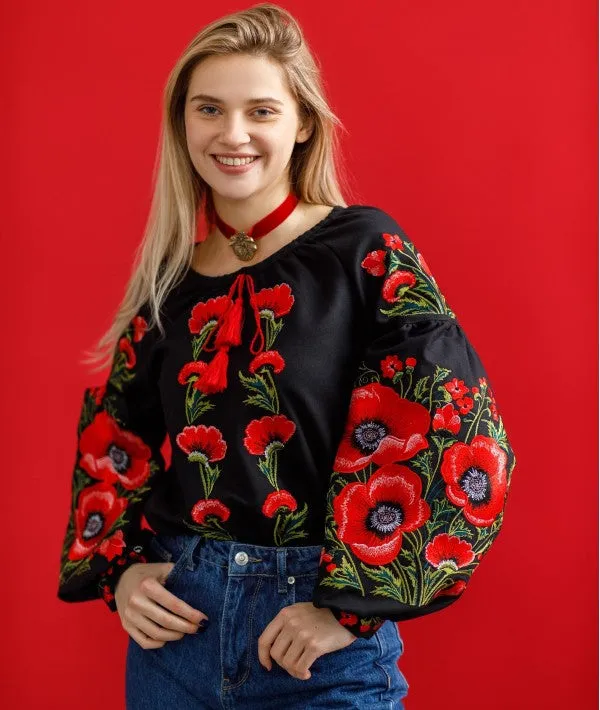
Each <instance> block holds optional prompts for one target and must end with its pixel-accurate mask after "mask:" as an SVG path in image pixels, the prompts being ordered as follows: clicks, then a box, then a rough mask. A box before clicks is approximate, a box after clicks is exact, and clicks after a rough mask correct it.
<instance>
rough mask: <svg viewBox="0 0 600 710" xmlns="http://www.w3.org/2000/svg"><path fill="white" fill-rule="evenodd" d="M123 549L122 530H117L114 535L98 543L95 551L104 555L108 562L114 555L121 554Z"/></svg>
mask: <svg viewBox="0 0 600 710" xmlns="http://www.w3.org/2000/svg"><path fill="white" fill-rule="evenodd" d="M124 549H125V539H124V538H123V531H122V530H117V532H116V533H115V534H114V535H111V536H110V537H107V538H105V539H104V540H102V542H101V543H100V544H99V545H98V550H97V553H98V554H99V555H104V557H106V559H107V560H108V561H109V562H110V561H111V560H113V559H114V558H115V557H118V556H119V555H121V554H123V550H124Z"/></svg>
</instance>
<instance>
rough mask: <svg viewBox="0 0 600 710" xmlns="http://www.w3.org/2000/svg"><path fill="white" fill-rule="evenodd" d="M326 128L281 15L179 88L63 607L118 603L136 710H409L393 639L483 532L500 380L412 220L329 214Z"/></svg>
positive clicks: (215, 51)
mask: <svg viewBox="0 0 600 710" xmlns="http://www.w3.org/2000/svg"><path fill="white" fill-rule="evenodd" d="M337 123H338V121H337V119H336V117H335V116H334V115H333V113H332V112H331V110H330V109H329V107H328V105H327V102H326V99H325V97H324V93H323V90H322V87H321V83H320V79H319V72H318V70H317V67H316V65H315V62H314V60H313V58H312V56H311V54H310V52H309V49H308V47H307V45H306V43H305V42H304V40H303V37H302V33H301V30H300V28H299V27H298V25H297V23H296V21H295V20H294V18H293V17H292V16H291V15H290V14H289V13H287V12H286V11H284V10H282V9H281V8H278V7H277V6H275V5H271V4H263V5H258V6H255V7H253V8H251V9H249V10H246V11H243V12H238V13H235V14H233V15H230V16H228V17H225V18H223V19H221V20H218V21H216V22H214V23H212V24H211V25H209V26H207V27H206V28H204V29H203V30H202V31H201V32H200V33H199V34H198V35H197V36H196V37H195V38H194V39H193V41H192V42H191V44H190V45H189V47H188V48H187V49H186V50H185V51H184V53H183V55H182V57H181V58H180V59H179V61H178V62H177V64H176V65H175V67H174V69H173V71H172V73H171V76H170V78H169V81H168V84H167V87H166V92H165V114H164V133H163V142H162V146H161V156H160V162H159V169H158V179H157V185H156V190H155V196H154V201H153V206H152V213H151V220H150V224H149V227H148V231H147V234H146V236H145V239H144V241H143V243H142V246H141V248H140V251H139V259H138V260H137V264H136V267H135V269H134V271H133V274H132V278H131V281H130V283H129V285H128V288H127V292H126V295H125V298H124V301H123V303H122V305H121V308H120V310H119V313H118V315H117V317H116V319H115V323H114V324H113V327H112V329H111V330H110V331H109V332H108V333H107V334H106V335H105V336H104V338H103V339H102V340H101V341H100V344H101V345H105V346H106V350H105V354H106V356H107V357H108V358H109V359H110V364H111V371H110V374H109V376H108V379H107V380H106V382H105V384H103V385H102V386H100V387H89V388H87V389H86V390H85V393H84V399H83V405H82V410H81V418H80V422H79V427H78V452H77V457H76V462H75V467H74V473H73V502H72V514H71V516H70V519H69V522H68V526H67V531H66V536H65V541H64V549H63V556H62V559H61V573H60V583H59V590H58V596H59V597H60V598H61V599H63V600H65V601H84V600H87V599H94V598H98V597H102V598H103V599H104V600H105V601H106V603H107V604H108V607H109V608H110V609H111V610H112V611H117V612H118V613H119V616H120V619H121V623H122V625H123V628H124V629H125V630H126V631H127V632H128V634H129V635H130V641H129V647H128V653H127V670H126V689H127V707H128V708H142V707H143V708H154V707H157V708H158V707H160V708H162V707H177V708H221V707H244V708H255V707H256V708H261V710H263V709H264V708H279V707H281V705H282V704H283V703H285V704H286V707H288V708H306V707H310V708H316V707H333V706H335V707H340V708H341V707H349V708H350V707H363V706H367V705H368V706H369V707H381V708H384V707H385V708H391V707H394V708H403V703H402V699H403V698H404V697H405V696H406V694H407V692H408V684H407V682H406V679H405V678H404V676H403V674H402V673H401V672H400V670H399V669H398V665H397V663H398V659H399V657H400V655H401V654H402V652H403V642H402V639H401V637H400V635H399V632H398V626H397V624H396V623H394V622H397V621H402V620H407V619H411V618H415V617H418V616H422V615H425V614H429V613H432V612H435V611H438V610H441V609H443V608H444V607H446V606H448V605H449V604H452V603H453V602H454V601H456V599H458V598H459V597H460V596H461V595H462V593H463V592H464V589H465V587H466V585H467V583H468V581H469V579H470V577H471V575H472V573H473V571H474V570H475V569H476V567H477V565H478V564H479V562H480V560H481V558H482V556H483V555H484V554H485V552H486V551H487V550H488V549H489V547H490V545H491V543H492V542H493V540H494V539H495V538H496V536H497V534H498V531H499V529H500V525H501V522H502V518H503V513H504V504H505V498H506V494H507V490H508V486H509V481H510V476H511V472H512V470H513V468H514V465H515V456H514V453H513V451H512V449H511V447H510V445H509V442H508V440H507V437H506V433H505V430H504V427H503V423H502V419H501V417H500V415H499V412H498V408H497V405H496V402H495V399H494V396H493V394H492V390H491V387H490V383H489V379H488V377H487V375H486V373H485V371H484V369H483V366H482V364H481V362H480V360H479V358H478V356H477V354H476V352H475V350H474V349H473V347H472V345H471V344H470V342H469V341H468V339H467V337H466V335H465V333H464V330H463V329H462V328H461V326H460V325H459V323H458V321H457V319H456V316H455V314H454V313H453V311H452V310H451V309H450V307H449V305H448V303H447V302H446V300H445V298H444V296H443V294H442V293H441V291H440V289H439V287H438V285H437V283H436V280H435V278H434V277H433V275H432V273H431V271H430V270H429V268H428V267H427V264H426V262H425V260H424V258H423V256H422V254H421V253H420V252H419V251H418V250H417V248H416V247H415V245H414V244H413V243H412V242H411V241H410V240H409V239H408V237H407V236H406V234H405V233H404V231H403V230H402V229H401V227H400V226H399V225H398V224H397V223H396V222H395V221H394V219H393V218H392V217H391V216H390V215H388V214H386V213H385V212H384V211H383V210H381V209H379V208H377V207H373V206H367V205H350V206H348V205H347V204H346V203H345V202H344V200H343V197H342V194H341V191H340V189H339V186H338V181H337V177H336V167H335V166H336V161H335V160H334V159H335V158H337V143H336V140H335V136H336V134H335V130H334V129H335V127H336V124H337ZM165 437H167V442H165ZM163 444H165V447H166V450H167V453H166V454H165V457H163V452H162V446H163ZM167 460H168V463H167ZM199 632H201V633H199Z"/></svg>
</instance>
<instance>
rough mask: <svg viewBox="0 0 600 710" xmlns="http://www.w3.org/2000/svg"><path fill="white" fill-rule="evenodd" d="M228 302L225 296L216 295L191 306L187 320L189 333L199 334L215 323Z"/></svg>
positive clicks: (227, 305)
mask: <svg viewBox="0 0 600 710" xmlns="http://www.w3.org/2000/svg"><path fill="white" fill-rule="evenodd" d="M230 303H231V301H230V299H229V298H228V297H227V296H217V297H216V298H209V299H208V301H206V302H201V303H197V304H196V305H195V306H194V307H193V308H192V313H191V316H190V319H189V320H188V326H189V329H190V333H193V334H197V335H200V334H202V332H203V331H204V329H205V328H208V327H212V326H214V325H216V324H217V321H218V320H219V318H220V317H221V316H222V315H223V313H225V311H226V310H227V308H228V307H229V304H230Z"/></svg>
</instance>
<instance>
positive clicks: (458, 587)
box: [432, 579, 467, 599]
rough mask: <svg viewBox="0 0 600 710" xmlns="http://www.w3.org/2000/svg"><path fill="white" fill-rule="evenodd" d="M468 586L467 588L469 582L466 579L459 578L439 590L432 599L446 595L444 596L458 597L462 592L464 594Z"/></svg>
mask: <svg viewBox="0 0 600 710" xmlns="http://www.w3.org/2000/svg"><path fill="white" fill-rule="evenodd" d="M466 588H467V583H466V582H465V580H464V579H459V580H458V582H454V584H451V585H450V586H449V587H444V588H443V589H440V590H438V591H437V592H436V593H435V594H434V595H433V597H432V599H435V598H436V597H444V596H449V597H457V596H459V595H460V594H462V593H463V592H464V591H465V589H466Z"/></svg>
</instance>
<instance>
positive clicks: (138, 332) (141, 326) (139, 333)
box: [131, 315, 148, 343]
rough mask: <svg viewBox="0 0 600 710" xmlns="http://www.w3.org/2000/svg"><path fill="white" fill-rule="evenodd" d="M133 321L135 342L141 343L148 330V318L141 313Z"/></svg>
mask: <svg viewBox="0 0 600 710" xmlns="http://www.w3.org/2000/svg"><path fill="white" fill-rule="evenodd" d="M131 323H132V325H133V336H132V339H133V342H134V343H139V342H140V340H141V339H142V338H143V337H144V334H145V333H146V331H147V330H148V323H147V322H146V319H145V318H144V317H143V316H140V315H137V316H136V317H135V318H134V319H133V320H132V322H131Z"/></svg>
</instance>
